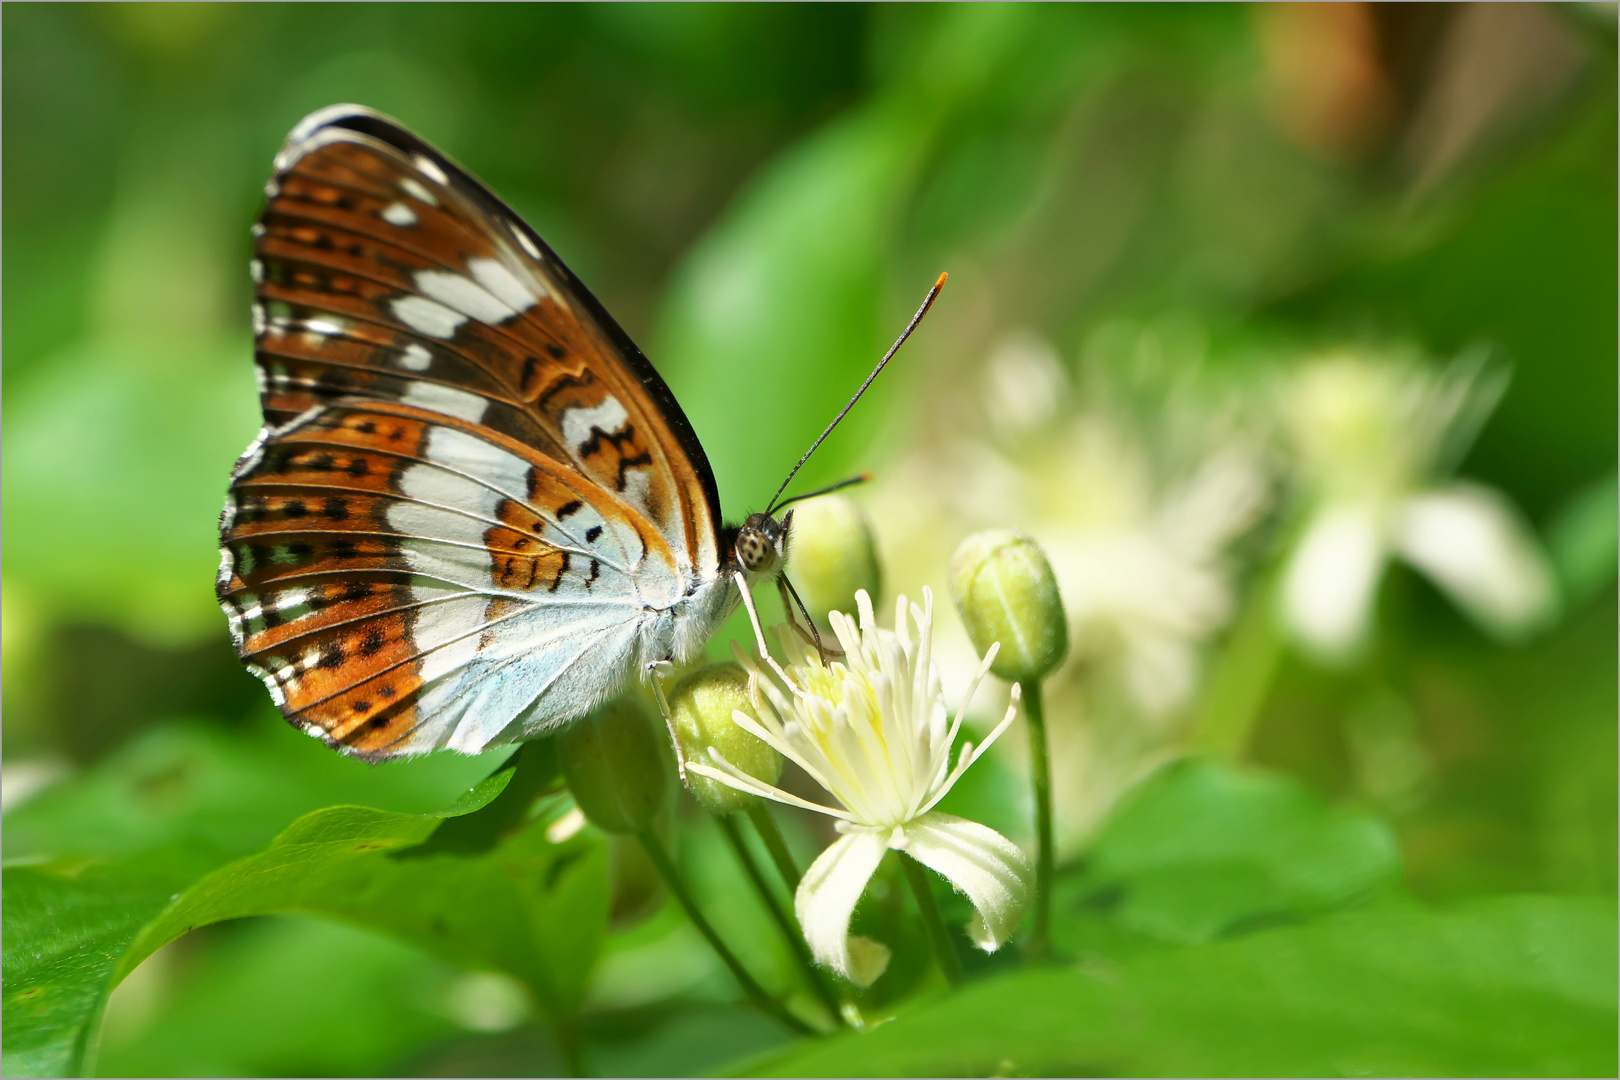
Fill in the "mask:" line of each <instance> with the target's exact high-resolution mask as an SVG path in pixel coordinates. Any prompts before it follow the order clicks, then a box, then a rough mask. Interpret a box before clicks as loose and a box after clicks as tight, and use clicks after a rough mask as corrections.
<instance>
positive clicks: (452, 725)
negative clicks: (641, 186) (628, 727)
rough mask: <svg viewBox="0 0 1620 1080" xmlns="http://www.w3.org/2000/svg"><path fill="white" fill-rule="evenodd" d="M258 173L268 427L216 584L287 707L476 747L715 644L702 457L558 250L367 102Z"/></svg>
mask: <svg viewBox="0 0 1620 1080" xmlns="http://www.w3.org/2000/svg"><path fill="white" fill-rule="evenodd" d="M267 193H268V195H269V200H268V203H267V205H266V208H265V211H264V213H263V215H262V217H261V219H260V222H259V224H258V225H257V226H255V229H254V233H255V236H256V244H255V258H254V263H253V273H254V281H255V287H256V297H255V304H254V333H255V343H256V354H255V358H256V362H257V364H258V368H259V375H260V380H261V397H262V403H263V407H264V414H265V421H266V426H265V429H264V431H263V432H261V434H260V436H259V438H258V440H256V441H255V443H254V444H253V446H251V447H250V448H249V450H248V452H247V453H246V454H245V455H244V456H243V458H242V459H241V461H240V462H239V463H238V466H237V470H236V473H235V475H234V477H233V480H232V487H231V493H230V496H229V498H228V500H227V504H226V508H225V512H224V515H223V516H222V519H221V527H220V531H221V550H222V561H221V567H220V573H219V578H218V582H217V592H218V595H219V598H220V603H221V605H222V606H223V607H224V609H225V611H226V614H227V616H228V617H229V618H230V620H231V626H232V633H233V636H234V638H235V641H236V644H237V648H238V651H239V652H240V654H241V655H242V657H243V660H244V661H245V662H246V663H247V664H248V666H249V668H250V669H252V670H253V671H254V673H255V674H257V675H259V676H260V677H261V678H262V679H263V680H264V681H265V684H266V686H267V687H269V689H270V692H271V695H272V697H273V698H274V699H275V701H276V703H277V705H278V706H279V707H280V708H281V709H282V711H283V713H284V714H285V715H286V716H287V718H288V719H289V720H291V721H292V722H294V723H295V724H297V725H298V726H300V727H301V728H303V729H304V730H306V731H308V732H309V733H311V734H313V735H318V736H321V737H322V738H324V739H326V740H327V741H329V742H331V743H332V744H334V745H336V746H338V747H340V748H342V749H344V750H346V751H348V752H351V753H356V754H360V755H363V756H367V757H388V756H394V755H398V754H411V753H420V752H424V751H426V750H431V749H434V748H436V747H440V746H449V747H452V748H455V749H459V750H463V751H466V752H477V751H479V750H481V749H483V748H484V747H486V746H488V745H491V744H492V743H495V742H505V741H511V740H513V739H516V738H520V737H523V736H525V735H532V734H535V733H537V732H539V731H543V730H546V729H547V728H550V727H553V726H555V725H557V724H560V723H563V722H566V721H567V720H569V719H572V718H573V717H575V716H579V715H582V714H583V713H585V712H588V711H589V710H590V709H591V708H593V707H594V706H595V705H597V704H599V703H600V702H601V701H603V700H605V699H606V698H607V697H609V696H611V695H612V694H613V693H615V692H617V690H618V689H619V687H620V686H621V685H622V684H623V682H624V679H625V676H626V675H627V673H628V672H629V671H631V670H632V669H634V668H635V667H636V666H637V665H640V664H645V663H648V662H650V661H652V660H659V659H665V658H668V657H675V658H684V656H685V655H686V654H689V653H692V652H695V651H696V650H697V649H698V648H701V645H702V641H703V640H704V639H706V638H707V636H708V631H709V630H711V629H712V628H713V626H714V625H715V624H716V623H717V622H718V621H719V620H720V619H721V618H723V617H724V614H725V613H726V612H727V611H728V610H729V607H730V606H731V604H732V603H734V597H730V596H728V595H727V593H728V590H726V589H724V588H720V587H717V582H718V572H719V563H720V541H719V535H718V525H719V521H720V510H719V499H718V496H717V495H716V492H715V486H714V478H713V474H712V473H711V471H710V469H709V465H708V461H707V459H706V458H705V456H704V454H703V450H702V447H701V446H700V445H699V444H698V441H697V438H696V436H695V435H694V434H693V433H692V430H691V426H690V424H688V422H687V420H686V417H685V416H684V415H683V414H682V413H681V410H680V407H679V406H678V405H677V404H676V403H675V401H674V398H673V397H672V396H671V395H670V392H669V390H668V388H667V387H666V386H665V385H664V383H663V380H662V379H660V378H659V376H658V374H657V372H656V371H655V370H654V369H653V368H652V365H651V364H650V363H648V361H647V360H646V358H645V357H643V356H642V355H641V353H640V351H639V350H637V349H636V347H635V345H634V344H633V343H631V342H630V340H629V338H628V337H627V336H626V335H625V334H624V332H623V331H622V330H620V329H619V327H618V326H617V325H616V324H615V323H614V322H613V320H612V318H611V317H610V316H608V315H607V313H606V312H605V311H604V310H603V309H602V307H601V305H600V304H599V303H598V302H597V301H596V300H595V298H593V297H592V296H591V295H590V293H589V292H588V291H587V290H586V289H585V288H584V286H582V285H581V284H580V283H579V282H578V280H577V279H576V278H575V277H574V276H573V274H572V273H570V272H569V271H568V269H567V267H565V266H564V265H563V264H562V262H561V261H560V260H558V259H557V257H556V255H555V254H553V253H552V252H551V250H550V249H549V248H548V247H546V245H545V244H544V242H542V241H541V240H540V238H539V237H538V236H536V235H535V234H534V233H533V231H532V230H530V229H529V228H528V226H527V225H525V224H524V223H523V222H522V221H521V220H520V219H519V218H518V217H517V215H516V214H514V213H513V212H512V211H511V210H509V209H507V208H506V206H505V205H504V204H502V203H501V202H500V200H499V199H497V198H496V197H495V196H494V195H492V194H491V193H490V192H489V191H488V190H487V189H486V188H484V186H483V185H482V184H480V183H479V182H478V181H477V180H475V179H473V178H472V177H471V176H470V175H469V174H467V173H466V172H465V171H463V170H461V169H460V168H459V167H458V166H456V165H455V164H454V163H453V162H451V161H449V160H448V159H447V158H445V157H444V156H443V155H441V154H439V153H438V152H437V151H435V150H434V149H433V148H432V147H430V146H428V145H427V144H426V143H424V142H422V141H421V140H420V139H418V138H416V137H415V136H414V135H412V134H410V133H409V132H407V131H405V130H404V129H403V128H401V127H400V126H399V125H397V124H395V123H393V122H392V121H390V120H387V119H386V118H384V117H381V116H379V115H378V114H376V113H373V112H371V111H370V110H366V109H362V108H359V107H356V106H337V107H334V108H332V109H326V110H322V111H321V112H319V113H316V114H314V115H312V116H311V117H309V118H308V119H306V120H305V121H303V122H302V123H300V124H299V125H298V127H297V128H295V129H294V131H293V133H292V135H290V136H289V138H288V140H287V144H286V146H285V147H284V148H283V149H282V151H281V153H280V154H279V155H278V157H277V159H276V167H275V174H274V176H273V177H272V179H271V181H270V182H269V184H268V185H267ZM694 642H695V645H694Z"/></svg>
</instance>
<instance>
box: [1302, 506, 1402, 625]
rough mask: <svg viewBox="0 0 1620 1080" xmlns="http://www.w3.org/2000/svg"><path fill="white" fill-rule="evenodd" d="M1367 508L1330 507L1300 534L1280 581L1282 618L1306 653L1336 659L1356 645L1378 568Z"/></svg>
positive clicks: (1379, 555)
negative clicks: (1307, 650)
mask: <svg viewBox="0 0 1620 1080" xmlns="http://www.w3.org/2000/svg"><path fill="white" fill-rule="evenodd" d="M1379 533H1380V530H1379V526H1378V518H1377V514H1376V513H1375V511H1374V509H1373V508H1372V507H1370V506H1356V505H1343V506H1332V507H1329V508H1327V509H1326V510H1324V511H1323V512H1322V513H1320V514H1318V515H1317V517H1316V519H1315V520H1314V521H1313V522H1312V523H1311V525H1310V527H1309V528H1308V529H1306V531H1305V535H1304V537H1303V538H1301V540H1300V543H1299V547H1298V548H1296V549H1295V551H1294V556H1293V558H1292V559H1291V560H1290V561H1289V564H1288V570H1287V574H1286V576H1285V578H1284V579H1283V595H1282V604H1283V618H1284V621H1285V622H1286V623H1287V625H1288V626H1289V627H1290V628H1291V629H1292V630H1293V632H1294V634H1295V635H1296V636H1297V637H1298V638H1299V640H1300V641H1301V642H1302V643H1303V644H1305V645H1306V646H1307V647H1308V648H1310V649H1312V650H1313V651H1315V652H1318V653H1321V654H1324V655H1325V656H1328V657H1336V656H1342V655H1343V654H1345V653H1347V652H1349V651H1350V650H1351V649H1353V648H1355V646H1356V645H1357V644H1358V643H1359V642H1360V641H1361V638H1362V635H1363V634H1364V633H1366V629H1367V617H1368V614H1369V613H1370V612H1371V609H1372V599H1373V589H1374V587H1375V586H1376V585H1377V584H1378V573H1379V571H1380V570H1381V569H1382V568H1383V561H1384V550H1383V546H1384V545H1383V538H1382V537H1381V536H1380V534H1379Z"/></svg>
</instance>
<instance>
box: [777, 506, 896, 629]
mask: <svg viewBox="0 0 1620 1080" xmlns="http://www.w3.org/2000/svg"><path fill="white" fill-rule="evenodd" d="M789 536H790V540H789V543H788V576H789V577H790V578H792V580H793V586H794V588H796V589H798V591H799V597H800V599H802V600H803V601H804V606H805V607H807V608H809V609H810V615H811V617H812V618H814V619H815V620H816V621H817V622H822V623H824V622H826V619H827V613H828V612H832V611H852V610H854V606H855V592H856V590H858V589H865V590H866V591H867V592H868V593H870V594H871V596H872V602H873V603H874V604H876V603H878V601H879V600H881V598H882V591H883V570H882V567H881V566H880V565H879V563H878V555H877V543H876V541H875V540H874V539H873V537H872V524H871V522H869V521H868V520H867V519H866V513H865V512H864V511H863V510H861V508H860V506H859V505H858V504H857V503H855V501H854V500H852V499H846V498H844V497H843V496H842V495H822V496H820V497H819V498H815V499H806V500H805V501H804V502H802V503H800V504H799V505H798V506H796V507H794V508H793V528H792V530H791V531H790V533H789Z"/></svg>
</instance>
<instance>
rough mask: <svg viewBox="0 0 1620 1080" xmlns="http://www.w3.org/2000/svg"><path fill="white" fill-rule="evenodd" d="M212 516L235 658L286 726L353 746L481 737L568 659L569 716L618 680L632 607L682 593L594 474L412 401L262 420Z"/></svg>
mask: <svg viewBox="0 0 1620 1080" xmlns="http://www.w3.org/2000/svg"><path fill="white" fill-rule="evenodd" d="M222 528H223V532H224V534H225V536H226V543H225V559H224V563H223V565H222V568H221V574H220V579H219V583H218V590H219V596H220V600H221V603H222V604H223V605H225V607H226V610H227V612H228V613H229V614H230V616H231V624H232V629H233V633H234V635H235V638H236V642H237V646H238V649H239V651H240V652H241V654H242V656H243V659H244V660H245V661H246V662H247V663H248V664H249V666H250V667H251V668H253V669H254V671H255V673H256V674H258V675H259V676H260V677H261V678H263V679H264V680H265V682H266V685H268V686H269V687H270V688H271V692H272V694H273V695H274V696H275V697H276V701H277V704H278V705H280V706H281V708H282V710H283V711H284V712H285V713H286V715H287V716H288V718H289V719H292V720H294V721H295V722H296V723H298V724H299V725H300V726H301V727H303V728H305V729H306V730H309V731H311V732H312V733H314V734H318V735H321V736H323V737H325V738H327V739H329V740H331V741H334V742H336V743H338V744H341V745H343V746H345V747H347V748H350V749H353V750H356V751H359V752H362V753H368V754H378V753H400V752H411V751H413V750H417V749H430V748H432V747H433V746H437V745H453V746H459V747H462V748H466V749H474V750H476V749H481V748H482V747H483V746H484V745H486V744H487V743H488V742H489V741H490V740H491V739H494V738H496V737H497V736H499V735H500V734H501V733H502V732H503V731H504V730H505V729H506V728H507V727H508V725H510V724H511V722H512V721H513V720H515V719H518V718H519V717H520V716H521V715H522V714H524V713H525V712H530V711H533V710H536V709H541V710H544V709H545V708H546V707H547V706H548V705H549V704H551V703H552V702H554V701H555V700H556V698H555V691H554V687H555V686H556V683H557V680H558V679H559V678H560V677H561V676H562V675H563V673H565V672H569V670H570V668H571V667H578V668H579V670H578V671H573V672H570V677H569V680H568V685H567V687H566V690H567V692H568V693H569V694H572V695H573V697H575V698H579V699H580V700H578V701H570V702H569V703H568V705H567V708H566V709H565V711H567V710H573V709H577V710H580V711H583V710H584V709H588V708H589V707H591V706H592V705H595V704H597V703H598V702H599V701H600V700H601V699H602V698H603V697H605V696H607V695H609V694H611V693H612V692H614V691H615V690H617V689H618V686H619V685H620V683H621V682H622V678H623V672H624V669H625V667H626V666H627V665H626V664H625V662H624V659H625V653H626V651H627V650H628V649H629V648H630V647H631V645H632V644H633V642H632V641H631V640H630V638H629V637H628V636H627V635H633V634H634V633H635V632H636V627H637V617H638V616H639V614H640V613H641V611H642V610H643V608H644V607H646V606H648V605H651V606H653V607H662V608H667V607H669V606H670V605H672V604H674V603H675V602H676V601H677V600H678V598H679V597H680V595H681V593H682V591H683V590H684V589H685V586H686V583H685V582H684V580H683V579H682V578H681V576H680V575H679V574H678V573H676V572H675V570H674V567H673V560H672V558H671V555H670V553H669V551H668V548H667V545H666V543H665V541H664V538H663V537H662V535H661V534H659V533H658V532H657V531H656V530H654V529H652V528H651V526H650V525H649V523H647V522H646V521H645V520H643V519H640V518H638V517H636V516H635V515H626V514H624V513H623V509H622V507H621V506H620V505H619V504H618V503H617V501H616V500H613V499H611V498H607V497H605V493H604V492H603V491H602V489H601V488H600V486H599V485H595V484H593V483H591V482H590V481H589V480H588V479H587V478H585V477H582V476H580V475H578V474H577V473H574V472H573V471H572V470H570V469H568V468H566V467H564V466H560V465H558V464H557V463H556V462H554V461H551V460H550V459H548V458H546V457H544V456H543V455H540V454H537V453H535V452H534V451H532V450H530V449H529V448H527V447H525V446H523V445H522V444H521V443H518V442H516V441H515V440H511V439H508V438H506V437H504V436H500V435H499V434H498V433H494V432H490V431H489V430H487V429H482V428H479V427H478V426H477V425H473V424H470V423H466V422H457V421H454V420H451V419H447V418H444V417H439V416H435V415H434V414H431V413H429V412H427V411H425V410H421V409H417V408H412V407H408V406H400V405H388V404H380V403H379V404H376V405H369V406H367V405H348V404H337V405H332V406H327V407H324V408H318V409H313V410H311V411H310V412H309V413H307V414H306V415H305V416H304V417H302V418H300V419H298V420H295V421H293V422H291V423H289V424H287V425H285V426H284V427H283V428H281V429H278V430H276V431H274V432H272V433H271V434H270V435H269V437H267V438H266V439H265V440H264V441H263V442H262V443H261V444H260V445H258V446H256V447H255V448H254V449H253V450H252V451H250V452H249V454H248V455H246V456H245V457H244V459H243V461H242V463H241V464H240V466H239V468H238V472H237V476H236V480H235V483H234V485H233V487H232V493H231V496H230V500H229V502H228V504H227V507H226V512H225V517H224V521H223V522H222ZM587 650H589V651H590V657H589V659H588V660H582V657H583V655H584V653H585V652H586V651H587ZM582 663H583V667H581V666H580V665H581V664H582ZM491 674H497V675H502V676H505V677H504V678H494V679H492V678H490V677H489V676H490V675H491ZM584 674H588V675H589V676H590V677H589V678H586V677H583V675H584ZM584 688H589V689H588V690H587V689H584ZM474 706H477V708H476V709H474ZM520 726H521V725H520Z"/></svg>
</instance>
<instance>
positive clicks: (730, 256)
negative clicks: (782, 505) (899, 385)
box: [656, 109, 932, 514]
mask: <svg viewBox="0 0 1620 1080" xmlns="http://www.w3.org/2000/svg"><path fill="white" fill-rule="evenodd" d="M925 133H926V127H925V126H923V125H919V123H918V121H917V118H915V117H912V116H910V115H907V114H905V113H904V112H901V111H899V110H895V109H873V110H867V111H865V112H862V113H859V114H856V115H854V116H851V117H849V118H847V119H845V120H842V121H839V122H837V123H835V124H833V125H831V126H830V127H828V128H827V129H826V130H824V131H823V132H821V133H820V134H818V135H816V136H815V137H813V138H811V139H809V140H807V141H806V142H805V143H803V144H801V145H800V146H798V147H796V148H794V149H793V150H792V151H791V152H790V153H788V154H787V155H785V156H784V157H783V158H782V159H781V160H779V161H778V162H776V163H775V164H774V165H772V166H771V168H770V169H769V170H768V171H767V172H766V173H765V174H764V176H763V177H762V178H761V179H760V180H759V182H758V183H756V184H755V185H754V187H753V188H752V189H751V190H750V191H749V192H747V193H745V194H744V195H743V196H742V198H741V199H740V200H739V202H738V204H737V207H736V209H735V210H734V211H732V212H731V213H730V214H729V215H728V217H727V218H726V219H725V220H724V221H723V222H722V223H721V224H720V225H719V226H718V227H716V228H715V229H714V230H713V231H711V233H710V234H709V235H708V237H707V238H706V239H705V240H704V241H703V243H702V244H701V246H699V247H698V248H697V249H696V251H694V253H693V255H692V256H691V258H690V259H689V260H688V261H687V263H686V265H685V266H684V267H683V268H682V269H681V270H680V272H679V273H678V274H677V276H676V279H675V282H674V284H673V286H672V288H671V291H670V295H669V298H668V300H667V302H666V304H665V307H664V312H665V314H664V318H663V320H662V323H661V325H660V327H659V329H658V333H657V334H656V338H657V340H658V342H659V348H658V356H659V360H660V363H663V364H665V365H666V370H667V371H668V372H669V375H670V383H671V386H672V387H673V389H674V390H675V392H676V396H677V397H679V398H680V400H681V402H682V405H683V407H684V408H685V410H686V412H687V415H688V417H689V418H690V419H691V421H692V424H693V426H694V427H695V428H696V430H697V432H698V434H699V436H700V437H701V438H702V440H703V445H704V449H705V450H706V451H707V453H708V456H709V459H710V462H711V464H712V465H713V466H714V470H715V476H716V479H717V480H718V482H719V486H720V490H721V492H722V493H724V496H725V498H726V500H727V502H728V503H730V505H731V506H732V508H733V509H732V513H733V514H736V513H737V507H739V506H749V507H753V508H755V509H762V508H763V506H764V503H765V502H766V501H767V500H768V499H769V498H770V496H771V492H772V491H774V490H775V489H776V486H777V484H779V483H780V482H781V480H782V479H783V478H784V477H785V476H786V475H787V472H788V469H789V468H790V467H791V466H792V464H793V462H794V461H795V460H796V459H797V458H798V456H799V455H800V454H801V453H802V452H803V451H804V450H805V448H807V447H808V446H809V445H810V443H811V441H812V440H813V439H814V438H815V436H816V434H817V433H818V432H819V431H820V430H821V428H822V427H823V426H824V425H825V424H826V423H827V421H829V420H831V419H832V417H833V415H834V414H835V413H836V412H837V411H838V409H839V407H840V406H841V405H842V404H843V403H844V401H845V400H846V399H848V397H849V395H850V394H851V393H853V392H854V390H855V388H856V387H857V386H858V385H859V384H860V380H861V377H862V376H863V375H864V374H865V373H866V371H867V370H868V369H869V368H870V367H871V366H872V365H873V364H874V363H875V362H876V361H877V359H878V357H879V356H880V355H881V351H882V348H883V346H884V345H885V344H886V341H885V335H890V337H891V339H892V334H893V333H897V332H898V331H899V329H900V327H901V326H902V325H903V323H896V324H895V325H894V326H892V327H890V326H889V325H888V324H887V323H886V322H884V320H883V319H882V318H881V317H880V314H881V312H882V311H883V310H884V307H883V305H882V301H883V299H884V285H885V281H884V272H883V268H884V257H885V254H886V252H885V238H886V236H887V234H888V232H889V226H890V222H891V219H892V218H893V215H894V214H895V212H896V210H897V207H898V197H899V194H900V190H901V185H902V182H903V180H904V178H905V176H906V174H907V165H908V164H909V163H910V162H911V161H912V160H913V159H914V156H915V154H916V152H917V151H918V149H919V147H920V143H921V139H922V138H923V136H924V135H925ZM931 283H932V279H931V278H929V279H928V280H922V279H919V280H918V281H917V282H916V283H915V285H916V290H915V291H916V300H921V299H922V295H923V292H924V291H925V290H926V289H927V287H928V285H930V284H931ZM911 302H912V303H915V302H916V301H915V300H913V301H911ZM899 317H900V318H903V316H899ZM875 389H876V392H877V394H878V395H880V396H889V395H888V390H887V389H886V388H885V387H882V386H879V387H876V388H875ZM882 411H883V410H882V406H881V405H880V404H878V403H877V402H876V401H869V402H867V403H866V404H865V407H864V408H863V409H860V410H856V413H854V414H852V415H851V418H850V420H849V421H846V424H847V425H848V426H849V427H850V428H851V429H854V432H853V433H852V432H851V431H846V432H843V433H842V437H841V438H840V439H838V440H833V441H832V442H831V443H830V444H829V445H828V447H827V449H826V450H824V451H822V452H821V453H819V454H818V455H817V465H816V468H814V469H810V470H807V473H806V476H805V477H804V480H805V481H806V483H810V482H812V479H813V478H814V477H825V476H829V475H832V473H834V472H836V471H838V470H839V469H843V468H845V467H847V465H848V459H849V447H851V446H858V445H859V444H860V442H861V433H865V434H868V435H870V433H871V432H873V431H875V430H877V428H878V423H877V422H878V419H879V418H880V416H881V414H882Z"/></svg>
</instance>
